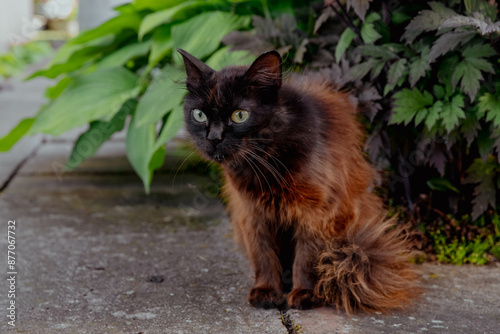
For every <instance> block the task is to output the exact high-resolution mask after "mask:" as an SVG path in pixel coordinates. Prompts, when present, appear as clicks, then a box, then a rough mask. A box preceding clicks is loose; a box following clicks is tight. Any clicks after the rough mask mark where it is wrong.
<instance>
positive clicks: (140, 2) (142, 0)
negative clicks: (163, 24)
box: [132, 0, 186, 11]
mask: <svg viewBox="0 0 500 334" xmlns="http://www.w3.org/2000/svg"><path fill="white" fill-rule="evenodd" d="M185 1H186V0H134V1H133V2H132V3H133V5H134V7H135V8H136V9H138V10H143V9H151V10H153V11H158V10H161V9H165V8H170V7H174V6H177V5H179V4H180V3H182V2H185Z"/></svg>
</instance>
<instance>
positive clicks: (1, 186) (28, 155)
mask: <svg viewBox="0 0 500 334" xmlns="http://www.w3.org/2000/svg"><path fill="white" fill-rule="evenodd" d="M44 143H45V140H42V141H40V143H38V144H37V145H36V146H35V147H34V148H33V150H31V152H30V153H29V154H27V155H26V157H25V158H24V159H23V160H21V161H20V162H19V163H18V164H17V166H16V167H15V168H14V170H13V171H12V173H10V175H9V177H8V178H7V179H6V180H5V182H4V183H3V184H1V185H0V195H1V194H2V193H3V191H4V190H5V189H7V187H8V186H9V184H10V183H11V182H12V180H14V178H15V177H16V176H17V174H18V173H19V171H20V170H21V168H22V167H23V166H24V165H25V164H26V162H28V160H29V159H31V158H32V157H34V156H35V155H36V152H38V149H39V148H40V147H42V145H43V144H44Z"/></svg>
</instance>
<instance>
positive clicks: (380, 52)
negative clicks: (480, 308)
mask: <svg viewBox="0 0 500 334" xmlns="http://www.w3.org/2000/svg"><path fill="white" fill-rule="evenodd" d="M394 4H395V5H394ZM392 5H393V6H392ZM391 6H392V7H391ZM312 7H313V8H315V11H310V12H305V13H303V15H302V16H301V15H300V13H299V15H296V16H295V17H289V16H282V17H280V18H277V19H274V20H270V19H267V18H262V17H254V18H253V23H252V25H253V27H254V31H253V32H252V33H248V32H245V33H239V32H233V33H231V34H230V35H229V36H227V37H226V38H225V40H224V41H225V43H227V44H230V45H232V47H233V49H234V50H250V51H252V52H254V53H256V54H258V53H260V52H261V51H262V49H264V48H269V47H272V48H275V49H278V50H282V51H283V52H285V58H286V61H285V62H286V65H288V66H289V67H290V68H293V69H295V70H308V71H312V72H315V71H317V72H319V73H320V74H321V75H322V76H323V77H326V78H327V79H328V80H330V81H332V82H335V83H336V84H337V85H338V86H339V87H342V88H345V89H349V90H350V91H351V92H353V96H354V97H356V98H357V102H358V103H359V105H360V110H361V112H362V114H363V116H364V117H363V119H364V122H365V124H366V125H367V128H368V130H369V132H370V135H369V137H368V140H367V142H366V150H367V154H368V156H369V157H370V158H371V160H372V161H373V162H374V163H375V164H376V165H377V166H378V167H379V168H381V169H383V170H384V171H385V175H384V176H385V177H384V180H385V182H386V184H385V186H384V187H383V188H382V189H384V190H383V191H384V192H385V195H386V197H387V199H388V200H389V199H390V202H391V203H392V204H393V205H396V206H403V207H404V208H405V211H406V216H407V217H411V218H415V219H416V220H418V221H423V222H427V225H426V229H425V231H426V232H425V233H426V234H427V236H428V238H429V240H431V243H432V244H433V245H434V246H436V247H437V248H439V247H440V245H442V244H441V243H438V242H437V239H436V238H434V239H433V236H432V235H434V236H435V235H438V234H439V233H441V230H442V229H443V228H444V227H443V226H445V227H446V226H448V227H449V225H450V221H451V220H450V219H453V221H454V222H455V223H457V224H458V226H460V227H461V228H462V229H463V230H467V231H471V233H465V234H464V237H463V240H465V241H471V240H474V243H478V244H481V243H482V242H486V241H485V240H486V239H487V238H488V237H487V235H489V236H490V237H489V238H490V239H488V240H490V241H488V242H487V244H488V245H489V246H487V247H486V248H487V249H488V250H489V251H491V252H497V251H498V249H500V235H499V234H498V229H497V230H496V231H497V232H496V233H495V232H494V231H495V228H496V225H495V223H494V222H493V221H492V220H493V219H492V217H496V216H495V215H494V213H495V212H496V209H497V206H498V204H499V202H498V201H499V198H498V196H497V191H498V189H499V186H500V178H499V171H500V165H499V161H500V160H499V159H500V82H499V81H498V77H499V75H500V62H499V57H498V52H499V51H500V33H499V32H500V21H499V18H498V17H497V15H498V14H497V12H498V10H497V7H496V4H495V2H492V1H480V0H470V1H443V2H425V1H421V2H419V1H417V2H416V1H411V2H393V1H376V2H371V1H361V0H347V1H332V0H327V1H325V2H324V4H315V3H313V6H312ZM248 46H251V47H248ZM450 217H455V218H450ZM478 221H482V224H484V225H485V227H484V229H482V230H478V229H477V228H474V227H477V224H478ZM443 224H444V225H443ZM460 233H461V232H460ZM460 233H458V232H457V234H455V235H453V234H451V235H448V236H447V238H448V241H450V242H452V241H451V240H455V241H456V243H457V244H456V245H457V248H458V247H459V244H460V243H461V242H462V237H461V236H460V237H459V236H458V234H460ZM431 234H432V235H431ZM478 238H479V239H478ZM465 241H464V242H465ZM453 242H454V241H453ZM476 246H477V245H476ZM476 246H474V247H475V248H474V249H482V248H481V246H477V247H476ZM436 247H434V248H435V250H436ZM483 248H484V247H483ZM440 249H441V250H442V247H441V248H440ZM494 249H496V251H494ZM471 252H472V251H471ZM465 253H470V252H469V251H466V252H465ZM465 253H464V254H465ZM444 258H445V257H444V256H443V257H441V259H444ZM461 258H462V260H463V261H468V262H476V263H481V261H480V260H477V261H476V260H471V258H470V257H469V258H468V259H467V260H464V259H466V258H467V257H466V256H465V255H463V254H462V256H461ZM462 260H460V261H462ZM460 261H459V260H457V262H460ZM463 261H462V262H463Z"/></svg>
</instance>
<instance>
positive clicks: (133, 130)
mask: <svg viewBox="0 0 500 334" xmlns="http://www.w3.org/2000/svg"><path fill="white" fill-rule="evenodd" d="M136 120H137V119H136V117H135V115H134V116H132V119H131V121H130V125H129V127H128V131H127V138H126V144H127V158H128V161H129V162H130V164H131V165H132V167H133V168H134V170H135V172H136V173H137V175H139V177H140V178H141V180H142V183H143V184H144V189H145V190H146V193H148V194H149V186H150V184H151V180H152V178H153V172H152V170H151V169H150V162H151V159H152V158H153V156H154V154H155V153H156V151H157V150H155V148H154V146H155V140H156V133H155V127H156V124H146V125H143V126H138V124H137V122H136Z"/></svg>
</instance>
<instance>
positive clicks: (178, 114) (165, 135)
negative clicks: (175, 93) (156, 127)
mask: <svg viewBox="0 0 500 334" xmlns="http://www.w3.org/2000/svg"><path fill="white" fill-rule="evenodd" d="M183 124H184V111H183V109H182V104H179V105H177V106H176V107H175V108H174V109H173V110H172V111H170V113H169V114H168V116H167V118H166V120H165V124H164V126H163V128H162V129H161V132H160V135H159V136H158V139H157V140H156V143H155V147H154V148H155V150H158V149H160V148H161V147H164V146H165V144H166V143H167V142H168V141H169V140H171V139H172V138H174V137H175V135H177V133H178V132H179V130H180V129H181V128H182V126H183Z"/></svg>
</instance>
